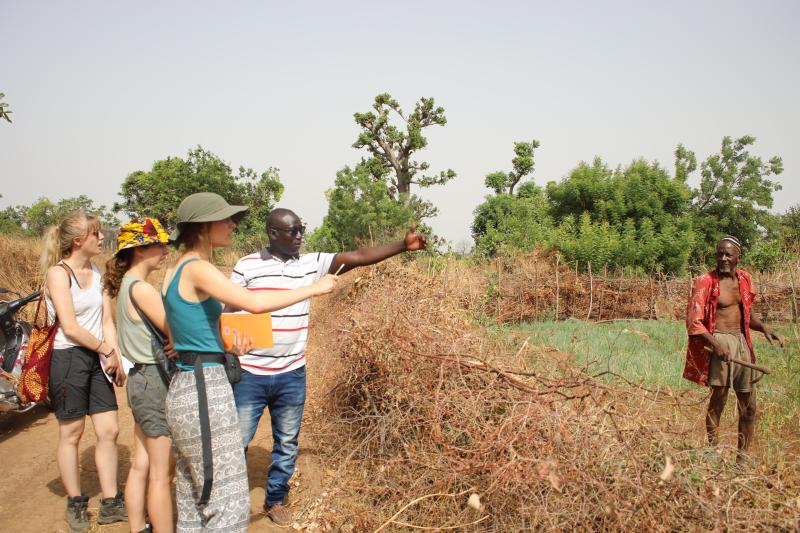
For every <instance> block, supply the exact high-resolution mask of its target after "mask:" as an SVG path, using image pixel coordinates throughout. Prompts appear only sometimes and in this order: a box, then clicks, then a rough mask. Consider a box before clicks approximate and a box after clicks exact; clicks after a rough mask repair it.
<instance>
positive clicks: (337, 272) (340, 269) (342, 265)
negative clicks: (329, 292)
mask: <svg viewBox="0 0 800 533" xmlns="http://www.w3.org/2000/svg"><path fill="white" fill-rule="evenodd" d="M343 268H344V263H342V264H341V265H339V268H338V269H337V270H336V274H334V276H338V275H339V272H341V271H342V269H343Z"/></svg>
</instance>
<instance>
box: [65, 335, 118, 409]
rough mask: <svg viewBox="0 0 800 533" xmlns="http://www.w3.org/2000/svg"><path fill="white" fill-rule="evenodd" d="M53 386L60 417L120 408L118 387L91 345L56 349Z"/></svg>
mask: <svg viewBox="0 0 800 533" xmlns="http://www.w3.org/2000/svg"><path fill="white" fill-rule="evenodd" d="M49 386H50V399H51V400H52V402H53V410H54V411H55V412H56V418H57V419H59V420H71V419H74V418H81V417H84V416H86V415H93V414H97V413H103V412H105V411H116V410H117V398H116V396H115V395H114V386H113V385H112V384H111V382H110V381H108V379H107V378H106V376H105V373H103V369H102V368H101V367H100V357H99V356H98V355H97V353H96V352H93V351H91V350H89V349H87V348H82V347H79V346H73V347H72V348H64V349H58V350H53V358H52V360H51V361H50V381H49Z"/></svg>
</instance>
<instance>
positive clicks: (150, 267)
mask: <svg viewBox="0 0 800 533" xmlns="http://www.w3.org/2000/svg"><path fill="white" fill-rule="evenodd" d="M168 239H169V236H168V235H167V233H166V232H165V231H164V230H163V229H162V228H161V224H160V223H159V222H158V220H156V219H154V218H147V219H145V220H144V221H143V222H137V221H133V222H130V223H128V224H125V225H124V226H122V228H120V232H119V235H118V236H117V251H116V253H115V254H114V257H112V258H111V259H109V261H108V263H106V273H105V276H104V285H105V289H106V292H107V293H108V294H109V296H111V298H116V299H117V302H116V318H117V334H118V337H119V347H120V350H121V352H122V355H123V356H125V357H126V358H127V359H128V360H129V361H130V362H131V363H133V368H132V369H131V370H130V372H129V374H128V384H127V393H128V405H129V406H130V408H131V411H132V412H133V419H134V421H135V426H134V442H135V445H134V446H135V448H134V449H135V451H134V455H133V460H132V461H131V469H130V472H129V473H128V482H127V484H126V485H125V503H126V506H127V508H128V523H129V524H130V529H131V531H133V532H150V531H151V529H150V526H148V525H147V523H146V521H145V507H146V508H147V513H148V515H149V516H150V521H151V523H152V526H153V528H154V529H155V531H157V532H158V533H171V532H172V531H174V522H173V518H172V494H171V489H170V478H171V476H170V459H171V456H172V453H171V449H172V441H171V439H170V433H169V429H168V428H167V420H166V416H165V414H164V399H165V398H166V395H167V389H168V386H169V378H168V376H166V374H164V370H163V369H161V368H159V363H158V361H157V359H156V355H157V354H156V353H155V350H154V346H153V342H152V334H151V332H150V330H149V329H148V327H147V325H146V324H145V323H144V320H149V322H150V324H152V326H154V327H155V328H156V329H158V330H159V331H160V332H162V333H165V334H166V332H167V319H166V316H165V314H164V305H163V304H162V303H161V296H160V295H159V293H158V290H156V289H155V288H154V287H153V286H152V285H150V284H149V283H147V282H146V281H145V280H146V279H147V277H148V276H149V275H150V274H151V273H152V272H153V271H155V270H157V269H158V268H160V267H161V266H162V265H163V263H164V258H165V257H166V255H167V246H166V243H167V241H168ZM131 300H133V302H132V301H131ZM139 311H141V312H142V314H144V315H145V316H144V317H143V316H141V315H140V313H139ZM145 502H146V506H145Z"/></svg>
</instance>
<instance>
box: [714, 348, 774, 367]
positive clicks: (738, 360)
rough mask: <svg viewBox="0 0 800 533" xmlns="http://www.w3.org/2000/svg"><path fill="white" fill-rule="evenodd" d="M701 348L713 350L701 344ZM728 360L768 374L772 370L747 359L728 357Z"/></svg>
mask: <svg viewBox="0 0 800 533" xmlns="http://www.w3.org/2000/svg"><path fill="white" fill-rule="evenodd" d="M703 349H704V350H705V351H707V352H713V351H714V349H713V348H711V346H703ZM730 361H733V362H734V363H736V364H739V365H742V366H746V367H747V368H752V369H753V370H758V371H759V372H761V373H762V374H769V373H770V372H772V371H771V370H770V369H769V367H768V366H763V365H757V364H755V363H751V362H749V361H742V360H740V359H728V362H730Z"/></svg>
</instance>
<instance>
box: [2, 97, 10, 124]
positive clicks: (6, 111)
mask: <svg viewBox="0 0 800 533" xmlns="http://www.w3.org/2000/svg"><path fill="white" fill-rule="evenodd" d="M5 97H6V95H5V94H3V93H0V119H5V120H7V121H8V123H9V124H11V117H9V116H8V115H10V114H11V111H10V110H9V109H8V104H7V103H5V102H3V98H5Z"/></svg>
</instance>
